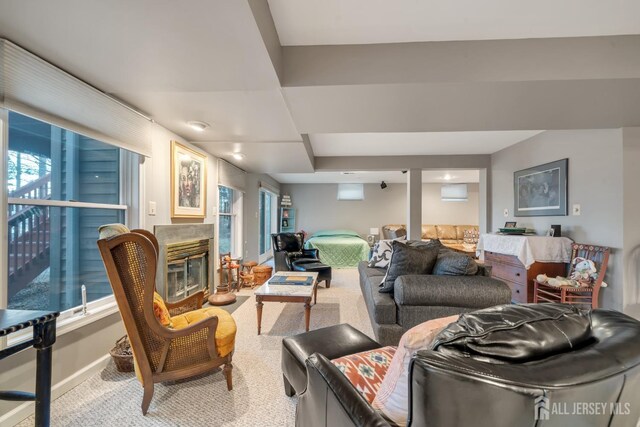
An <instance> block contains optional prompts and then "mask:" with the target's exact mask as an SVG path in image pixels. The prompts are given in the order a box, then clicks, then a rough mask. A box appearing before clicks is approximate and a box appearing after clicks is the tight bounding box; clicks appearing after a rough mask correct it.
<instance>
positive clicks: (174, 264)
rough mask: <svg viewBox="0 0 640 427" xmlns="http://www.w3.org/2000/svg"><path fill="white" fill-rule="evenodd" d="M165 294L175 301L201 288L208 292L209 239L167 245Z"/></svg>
mask: <svg viewBox="0 0 640 427" xmlns="http://www.w3.org/2000/svg"><path fill="white" fill-rule="evenodd" d="M166 258H167V259H166V261H167V264H166V272H167V274H166V284H167V286H166V287H165V289H166V295H165V298H166V299H167V300H168V301H177V300H181V299H183V298H186V297H188V296H189V295H193V294H194V293H196V292H198V291H200V290H202V291H204V293H205V298H206V297H207V294H208V293H209V274H208V273H209V240H208V239H204V240H195V241H191V242H181V243H171V244H168V245H167V257H166Z"/></svg>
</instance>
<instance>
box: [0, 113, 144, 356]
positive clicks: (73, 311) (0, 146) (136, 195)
mask: <svg viewBox="0 0 640 427" xmlns="http://www.w3.org/2000/svg"><path fill="white" fill-rule="evenodd" d="M9 111H10V110H9V109H8V108H5V107H2V106H0V153H2V156H3V159H4V160H3V161H2V162H0V173H1V174H2V186H1V187H2V188H1V189H0V232H1V233H5V234H6V233H7V231H8V229H7V227H8V216H7V212H8V208H9V205H13V204H17V205H29V206H49V207H61V208H88V209H110V210H119V211H124V218H125V225H127V226H128V227H130V228H137V227H138V226H139V224H142V222H143V217H142V215H141V209H140V207H141V206H142V195H143V191H142V190H143V188H144V174H143V159H144V157H143V156H142V155H141V154H138V153H134V152H130V153H132V154H137V155H138V156H139V159H140V161H139V162H138V163H137V164H136V162H134V161H132V159H134V158H135V157H134V156H133V155H128V154H127V153H126V152H125V151H128V150H126V149H123V148H122V147H120V146H118V145H113V144H111V143H110V142H105V141H102V140H100V139H97V138H95V137H93V136H87V135H83V134H82V133H80V132H77V131H76V130H73V129H69V128H68V127H66V126H65V125H64V124H60V123H56V122H55V121H54V120H43V119H42V118H40V117H34V116H32V115H29V114H25V113H23V112H21V111H16V110H12V111H15V112H16V113H18V114H21V115H25V116H28V117H31V118H33V119H34V120H38V121H41V122H44V123H47V124H49V125H52V126H56V127H59V128H61V129H64V130H67V131H69V132H73V133H75V134H79V135H83V136H87V137H88V138H91V139H95V140H97V141H99V142H102V143H104V144H108V145H110V146H113V147H115V148H118V149H119V150H120V168H119V174H120V188H119V193H120V200H119V202H120V203H119V204H108V203H92V202H78V201H65V200H45V199H22V198H13V197H8V195H9V192H8V189H7V182H8V174H7V161H6V159H8V153H9ZM136 175H137V177H136ZM125 182H127V183H130V185H128V186H126V187H129V189H128V190H127V191H123V189H124V183H125ZM127 203H130V204H127ZM8 251H9V248H8V239H5V240H4V241H3V243H2V244H0V271H4V272H6V273H5V274H0V308H3V309H6V308H7V306H8V304H9V299H8V287H9V280H8V271H9V269H8V253H9V252H8ZM117 311H118V307H117V304H116V300H115V297H114V295H113V294H111V295H108V296H105V297H103V298H99V299H97V300H94V301H91V302H88V303H87V313H83V310H82V305H78V306H75V307H72V308H69V309H67V310H64V311H61V312H60V316H59V317H58V319H57V324H58V327H57V334H58V335H63V334H65V333H68V332H71V331H73V330H75V329H78V328H80V327H82V326H84V325H87V324H90V323H93V322H95V321H97V320H100V319H102V318H104V317H106V316H109V315H111V314H113V313H116V312H117ZM32 335H33V332H32V328H26V329H25V330H23V331H20V332H19V333H16V334H11V335H10V336H9V337H3V339H2V340H0V349H2V348H4V347H5V346H7V345H15V344H17V343H20V342H24V341H27V340H28V339H30V338H31V337H32Z"/></svg>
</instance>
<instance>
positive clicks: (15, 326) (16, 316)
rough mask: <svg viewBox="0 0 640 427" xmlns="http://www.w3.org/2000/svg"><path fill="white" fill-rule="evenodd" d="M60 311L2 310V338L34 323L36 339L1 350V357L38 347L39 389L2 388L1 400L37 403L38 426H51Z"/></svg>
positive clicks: (37, 369)
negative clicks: (53, 360) (53, 358)
mask: <svg viewBox="0 0 640 427" xmlns="http://www.w3.org/2000/svg"><path fill="white" fill-rule="evenodd" d="M59 315H60V313H57V312H52V311H34V310H0V337H4V336H7V335H9V334H12V333H14V332H18V331H20V330H22V329H26V328H28V327H30V326H33V339H31V340H29V341H26V342H22V343H19V344H16V345H14V346H11V347H7V348H5V349H4V350H2V351H0V360H2V359H4V358H6V357H9V356H11V355H13V354H15V353H18V352H19V351H22V350H24V349H26V348H29V347H32V346H33V348H35V349H36V351H37V353H36V392H35V394H34V393H27V392H22V391H0V400H10V401H14V402H26V401H31V400H33V401H35V402H36V413H35V416H36V423H35V425H36V427H48V426H49V425H50V410H51V353H52V348H51V347H52V346H53V344H54V343H55V342H56V318H57V317H58V316H59Z"/></svg>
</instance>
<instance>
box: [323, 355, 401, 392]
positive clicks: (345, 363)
mask: <svg viewBox="0 0 640 427" xmlns="http://www.w3.org/2000/svg"><path fill="white" fill-rule="evenodd" d="M395 352H396V347H391V346H389V347H382V348H378V349H375V350H369V351H363V352H362V353H356V354H350V355H348V356H344V357H340V358H338V359H333V360H332V361H331V362H332V363H333V364H334V365H336V367H337V368H338V369H340V372H342V373H343V374H344V376H345V377H347V379H348V380H349V382H350V383H351V384H353V386H354V387H355V388H356V389H357V390H358V391H359V392H360V394H362V396H363V397H364V398H365V399H366V400H367V402H369V403H371V402H373V398H374V397H376V394H377V393H378V389H379V388H380V384H381V383H382V380H383V379H384V377H385V375H386V373H387V369H388V368H389V365H390V364H391V359H393V355H394V353H395Z"/></svg>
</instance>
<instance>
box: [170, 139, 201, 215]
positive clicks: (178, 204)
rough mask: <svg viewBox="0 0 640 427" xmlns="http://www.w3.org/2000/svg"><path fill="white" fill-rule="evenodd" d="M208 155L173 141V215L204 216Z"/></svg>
mask: <svg viewBox="0 0 640 427" xmlns="http://www.w3.org/2000/svg"><path fill="white" fill-rule="evenodd" d="M206 168H207V156H205V155H203V154H200V153H198V152H197V151H194V150H192V149H190V148H188V147H185V146H184V145H182V144H180V143H179V142H176V141H171V217H172V218H204V217H205V214H206V204H207V199H206V195H207V181H206Z"/></svg>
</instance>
